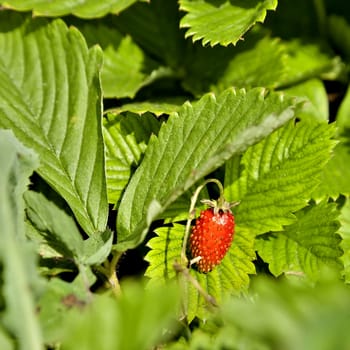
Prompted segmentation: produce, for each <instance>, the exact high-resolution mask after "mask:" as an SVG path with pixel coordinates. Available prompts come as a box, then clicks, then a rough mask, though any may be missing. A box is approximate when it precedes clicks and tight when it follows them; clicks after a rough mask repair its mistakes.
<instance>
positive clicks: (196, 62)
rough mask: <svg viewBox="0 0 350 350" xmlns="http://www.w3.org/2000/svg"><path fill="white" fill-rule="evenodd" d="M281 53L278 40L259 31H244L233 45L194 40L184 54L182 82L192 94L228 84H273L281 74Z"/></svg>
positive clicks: (280, 77) (280, 80)
mask: <svg viewBox="0 0 350 350" xmlns="http://www.w3.org/2000/svg"><path fill="white" fill-rule="evenodd" d="M285 56H286V50H285V47H284V45H283V44H281V42H280V41H278V40H276V39H271V38H270V37H269V36H268V35H266V33H263V32H259V31H258V32H254V33H250V34H249V35H247V37H246V38H245V40H244V42H242V43H240V44H239V45H237V46H236V47H222V46H218V47H202V46H201V45H199V44H195V45H194V46H193V49H192V50H188V53H187V56H186V62H187V65H186V66H185V67H186V74H185V78H184V81H183V85H184V87H185V88H186V89H187V90H189V91H190V92H192V93H193V94H196V95H199V94H201V93H203V92H207V91H214V92H218V91H222V90H224V89H226V88H228V87H230V86H235V87H245V88H247V87H254V86H256V87H259V86H265V87H276V86H278V85H280V84H281V82H283V81H284V78H285V77H284V74H285V71H286V69H285V63H284V60H285ZM257 57H259V60H257V59H256V58H257Z"/></svg>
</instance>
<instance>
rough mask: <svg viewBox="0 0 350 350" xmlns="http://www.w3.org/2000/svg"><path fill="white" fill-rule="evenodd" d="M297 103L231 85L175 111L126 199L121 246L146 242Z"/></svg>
mask: <svg viewBox="0 0 350 350" xmlns="http://www.w3.org/2000/svg"><path fill="white" fill-rule="evenodd" d="M293 103H294V102H293V100H291V99H289V98H287V99H285V98H284V97H283V96H282V95H280V94H275V93H270V94H267V95H266V91H265V90H263V89H253V90H250V91H248V92H245V91H244V90H240V91H236V90H232V89H230V90H227V91H225V92H223V93H222V94H220V95H218V96H217V97H216V96H215V95H213V94H208V95H205V96H204V97H203V98H202V99H201V100H199V101H198V102H197V103H195V104H194V105H191V104H189V103H187V104H185V105H184V106H183V108H182V109H181V110H180V111H179V112H178V113H174V114H172V115H171V116H170V117H169V119H168V121H167V122H166V123H165V124H163V125H162V127H161V130H160V132H159V136H158V138H156V137H152V138H151V141H150V144H149V146H148V147H147V150H146V152H145V157H144V159H143V161H142V164H141V165H140V166H139V167H138V169H137V171H136V172H135V174H134V176H133V177H132V179H131V181H130V183H129V185H128V187H127V189H126V191H125V193H124V196H123V198H122V201H121V204H120V207H119V210H118V218H117V225H118V235H119V236H118V238H119V242H120V249H125V248H127V247H128V248H129V247H133V246H136V245H138V244H139V243H141V242H142V240H143V239H144V237H145V235H146V233H147V231H148V227H149V225H150V224H151V222H152V221H153V220H154V219H155V218H156V217H157V216H158V215H159V214H161V212H163V211H164V210H165V209H166V208H167V207H168V206H169V205H170V204H171V203H172V202H174V201H175V200H176V199H177V198H178V197H179V196H180V195H181V194H182V193H184V192H185V191H186V190H187V189H189V188H190V187H191V186H192V185H193V184H194V183H195V182H197V181H198V180H199V179H201V178H203V177H204V176H205V175H207V174H209V173H210V172H212V171H213V170H215V169H216V168H218V167H219V166H221V165H222V164H223V163H224V162H225V161H226V160H228V159H229V158H230V157H232V156H233V155H234V154H237V153H239V152H243V151H244V150H245V149H246V148H248V146H250V145H252V144H254V143H256V142H258V141H259V140H260V139H262V138H263V137H264V136H266V135H268V134H269V133H271V132H272V131H273V130H275V129H276V128H278V127H280V126H281V125H283V124H284V123H286V122H287V121H288V120H290V119H291V118H292V117H293V114H294V108H295V105H294V104H293ZM151 207H152V212H151ZM122 242H124V243H122Z"/></svg>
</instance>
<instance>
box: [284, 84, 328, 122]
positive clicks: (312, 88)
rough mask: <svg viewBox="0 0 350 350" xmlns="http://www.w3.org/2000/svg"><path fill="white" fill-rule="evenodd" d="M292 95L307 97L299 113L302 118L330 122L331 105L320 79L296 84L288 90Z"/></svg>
mask: <svg viewBox="0 0 350 350" xmlns="http://www.w3.org/2000/svg"><path fill="white" fill-rule="evenodd" d="M284 91H285V92H286V93H288V94H290V95H292V96H298V97H300V98H305V99H306V101H305V103H304V105H303V108H302V109H300V112H299V113H298V118H300V119H301V120H309V121H311V122H312V121H319V122H328V119H329V110H328V109H329V105H328V95H327V91H326V88H325V86H324V84H323V82H322V81H321V80H320V79H310V80H307V81H306V82H304V83H301V84H298V85H294V86H292V87H290V88H288V89H286V90H284Z"/></svg>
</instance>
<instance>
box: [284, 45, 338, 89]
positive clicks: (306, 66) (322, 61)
mask: <svg viewBox="0 0 350 350" xmlns="http://www.w3.org/2000/svg"><path fill="white" fill-rule="evenodd" d="M284 45H285V47H286V52H287V54H288V55H287V56H286V57H285V61H284V63H285V67H286V70H285V75H284V76H283V78H284V79H283V81H282V82H281V84H280V86H281V87H289V86H291V85H293V84H297V83H300V82H304V81H306V80H308V79H312V78H320V77H321V78H323V79H327V80H333V79H335V78H337V77H338V76H339V74H340V73H341V71H342V70H343V69H344V65H343V63H342V62H341V60H340V58H339V57H336V56H334V53H333V52H332V51H331V50H330V49H329V48H328V47H326V46H325V45H324V44H323V43H321V42H318V41H315V42H312V41H311V42H310V41H302V40H300V39H295V40H291V41H289V42H284Z"/></svg>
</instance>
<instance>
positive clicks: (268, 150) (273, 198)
mask: <svg viewBox="0 0 350 350" xmlns="http://www.w3.org/2000/svg"><path fill="white" fill-rule="evenodd" d="M334 132H335V128H334V125H328V124H325V123H322V124H319V123H316V122H313V123H308V122H299V123H296V124H295V122H294V121H293V122H290V123H288V124H287V125H285V126H284V127H283V128H281V129H279V130H277V131H275V132H274V133H272V134H271V135H270V136H269V137H267V138H266V139H264V140H263V141H261V142H260V143H258V144H256V145H254V146H252V147H251V148H249V149H248V150H247V152H246V153H245V154H244V155H243V157H242V160H241V162H240V165H238V166H239V170H238V173H240V178H239V180H238V181H237V179H236V178H235V177H236V175H237V170H234V169H232V170H231V171H229V170H228V171H227V172H226V174H225V176H226V179H225V194H226V199H227V200H229V201H237V200H238V201H240V205H238V206H237V208H235V213H236V221H237V224H238V225H239V226H242V227H245V228H247V229H248V230H250V231H251V232H253V233H254V234H262V233H265V232H268V231H280V230H282V228H283V225H289V224H291V223H293V222H294V220H295V217H294V215H293V214H292V212H294V211H297V210H299V209H301V208H303V207H304V206H305V205H306V204H307V202H308V200H309V199H310V198H311V196H312V193H313V191H314V190H315V188H316V187H317V186H318V185H319V183H320V176H321V173H322V170H323V168H324V166H325V165H326V163H327V161H328V160H329V159H330V156H331V150H332V148H333V147H334V145H335V142H334V141H333V140H332V139H331V138H332V137H333V135H334ZM234 161H235V162H237V160H234ZM236 167H237V164H236Z"/></svg>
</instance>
